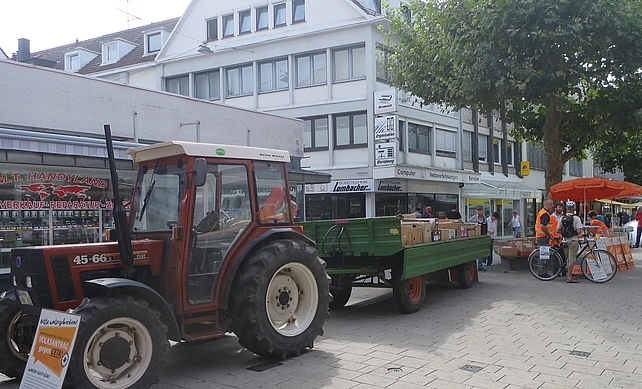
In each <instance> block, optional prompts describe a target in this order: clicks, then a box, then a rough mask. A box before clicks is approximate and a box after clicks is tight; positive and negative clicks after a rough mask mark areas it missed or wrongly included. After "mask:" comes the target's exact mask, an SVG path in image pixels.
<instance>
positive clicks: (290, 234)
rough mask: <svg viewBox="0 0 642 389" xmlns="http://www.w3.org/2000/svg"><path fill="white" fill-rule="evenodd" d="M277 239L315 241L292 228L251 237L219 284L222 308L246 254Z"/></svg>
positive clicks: (224, 307) (226, 302) (276, 229)
mask: <svg viewBox="0 0 642 389" xmlns="http://www.w3.org/2000/svg"><path fill="white" fill-rule="evenodd" d="M278 239H294V240H302V241H304V242H305V243H307V244H309V245H310V246H316V243H315V242H314V241H313V240H312V239H310V238H308V237H307V236H306V235H304V234H303V233H302V232H299V231H297V230H294V229H292V228H272V229H270V230H268V231H266V232H265V233H263V234H261V235H259V236H257V237H256V238H254V239H252V240H251V241H250V242H248V244H247V245H246V246H245V248H243V251H241V253H240V254H239V256H238V257H237V258H236V260H235V262H234V263H233V264H232V270H231V271H230V277H224V278H222V280H224V283H223V285H222V286H221V298H220V300H219V304H220V307H221V308H222V309H227V308H228V302H229V298H230V290H231V289H232V283H234V279H235V278H236V273H237V272H238V270H239V267H241V264H242V263H243V262H244V261H245V259H246V258H247V257H248V255H249V254H250V253H251V252H252V251H253V250H254V249H255V248H256V247H257V246H262V245H264V244H266V243H268V242H271V241H274V240H278Z"/></svg>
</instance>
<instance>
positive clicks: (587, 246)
mask: <svg viewBox="0 0 642 389" xmlns="http://www.w3.org/2000/svg"><path fill="white" fill-rule="evenodd" d="M558 240H559V239H558ZM579 243H580V250H579V251H578V253H577V258H581V260H580V269H581V271H582V275H583V276H584V277H585V278H586V279H587V280H589V281H591V282H595V283H598V284H602V283H605V282H608V281H610V280H612V279H613V277H615V273H617V268H618V266H617V260H616V259H615V257H614V256H613V255H612V254H611V253H610V252H608V251H607V250H604V249H599V248H597V242H596V241H595V240H591V239H588V237H587V235H584V239H580V242H579ZM563 247H564V246H563V244H562V245H557V246H551V250H550V251H549V258H548V259H541V258H540V251H539V248H537V249H535V250H533V251H532V252H531V253H530V255H529V256H528V268H529V270H530V272H531V274H532V275H533V277H535V278H537V279H538V280H541V281H550V280H553V279H555V278H557V277H558V276H559V275H560V273H562V271H564V269H566V267H567V264H566V260H564V259H562V258H565V257H563V256H562V255H560V253H559V250H562V249H563Z"/></svg>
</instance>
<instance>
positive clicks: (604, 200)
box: [597, 199, 637, 208]
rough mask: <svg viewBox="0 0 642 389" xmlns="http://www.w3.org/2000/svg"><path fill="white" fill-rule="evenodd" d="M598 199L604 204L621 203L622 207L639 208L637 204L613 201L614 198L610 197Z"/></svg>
mask: <svg viewBox="0 0 642 389" xmlns="http://www.w3.org/2000/svg"><path fill="white" fill-rule="evenodd" d="M597 201H599V202H600V203H603V204H613V205H619V206H620V207H622V208H637V205H635V204H627V203H621V202H619V201H613V200H609V199H600V200H597Z"/></svg>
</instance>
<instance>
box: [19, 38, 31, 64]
mask: <svg viewBox="0 0 642 389" xmlns="http://www.w3.org/2000/svg"><path fill="white" fill-rule="evenodd" d="M29 44H30V41H29V39H25V38H20V39H18V62H25V61H28V60H29V59H30V58H31V49H30V47H29Z"/></svg>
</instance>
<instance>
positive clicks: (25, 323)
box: [0, 298, 38, 378]
mask: <svg viewBox="0 0 642 389" xmlns="http://www.w3.org/2000/svg"><path fill="white" fill-rule="evenodd" d="M37 327H38V318H37V317H35V316H29V315H26V314H24V313H23V312H22V310H21V309H20V304H19V303H18V302H17V301H15V300H13V299H9V298H3V299H0V373H2V374H4V375H6V376H7V377H10V378H15V377H21V376H22V374H23V373H24V370H25V366H26V365H27V359H28V358H29V352H31V345H32V344H33V339H34V336H35V335H36V328H37Z"/></svg>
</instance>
